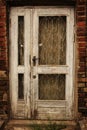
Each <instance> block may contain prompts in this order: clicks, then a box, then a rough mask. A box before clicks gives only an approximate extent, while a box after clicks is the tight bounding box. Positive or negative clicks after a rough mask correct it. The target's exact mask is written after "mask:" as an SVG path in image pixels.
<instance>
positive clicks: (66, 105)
mask: <svg viewBox="0 0 87 130" xmlns="http://www.w3.org/2000/svg"><path fill="white" fill-rule="evenodd" d="M10 19H11V23H10V41H11V42H10V43H11V44H10V95H11V96H10V97H11V108H12V114H13V117H14V118H33V119H71V118H73V110H74V108H73V102H74V101H73V99H74V86H73V74H74V70H73V69H74V67H73V66H74V54H73V52H74V46H73V40H74V39H73V32H74V29H73V26H74V11H73V8H63V7H60V8H57V7H21V8H20V7H13V8H12V9H11V14H10Z"/></svg>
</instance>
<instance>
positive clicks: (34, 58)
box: [32, 56, 39, 66]
mask: <svg viewBox="0 0 87 130" xmlns="http://www.w3.org/2000/svg"><path fill="white" fill-rule="evenodd" d="M38 59H39V58H36V56H33V59H32V60H33V65H34V66H35V65H36V61H37V60H38Z"/></svg>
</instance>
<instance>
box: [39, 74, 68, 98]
mask: <svg viewBox="0 0 87 130" xmlns="http://www.w3.org/2000/svg"><path fill="white" fill-rule="evenodd" d="M65 80H66V79H65V75H64V74H47V75H45V74H40V75H39V99H40V100H65Z"/></svg>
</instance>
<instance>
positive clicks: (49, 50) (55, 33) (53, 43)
mask: <svg viewBox="0 0 87 130" xmlns="http://www.w3.org/2000/svg"><path fill="white" fill-rule="evenodd" d="M39 64H40V65H51V64H52V65H65V64H66V17H65V16H46V17H45V16H41V17H39Z"/></svg>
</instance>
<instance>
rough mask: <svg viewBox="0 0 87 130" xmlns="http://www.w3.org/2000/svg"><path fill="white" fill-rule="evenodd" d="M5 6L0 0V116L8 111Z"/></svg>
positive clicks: (4, 115)
mask: <svg viewBox="0 0 87 130" xmlns="http://www.w3.org/2000/svg"><path fill="white" fill-rule="evenodd" d="M6 32H7V30H6V6H5V2H4V1H1V0H0V118H6V117H7V113H8V56H7V51H8V49H7V35H6Z"/></svg>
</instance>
